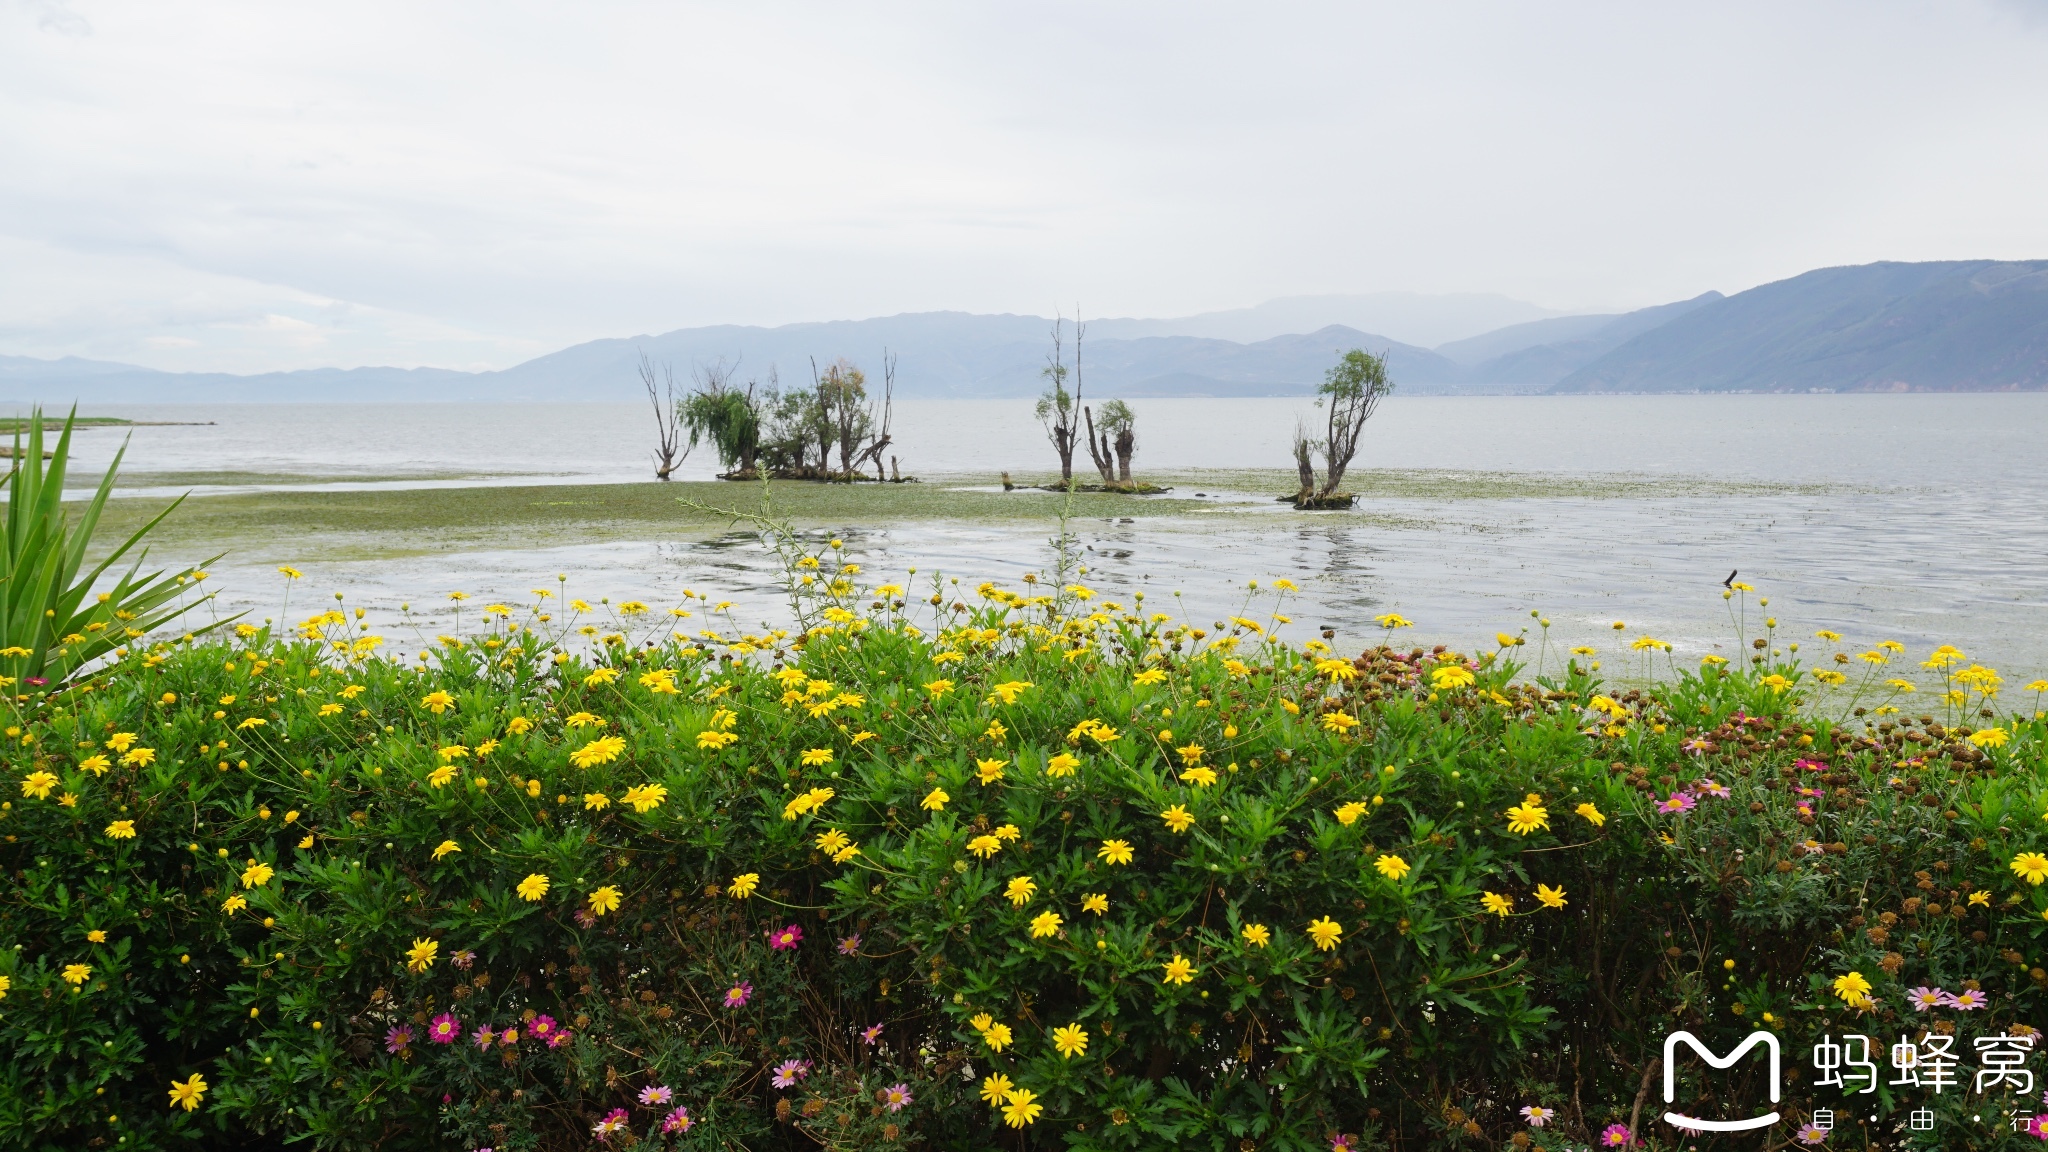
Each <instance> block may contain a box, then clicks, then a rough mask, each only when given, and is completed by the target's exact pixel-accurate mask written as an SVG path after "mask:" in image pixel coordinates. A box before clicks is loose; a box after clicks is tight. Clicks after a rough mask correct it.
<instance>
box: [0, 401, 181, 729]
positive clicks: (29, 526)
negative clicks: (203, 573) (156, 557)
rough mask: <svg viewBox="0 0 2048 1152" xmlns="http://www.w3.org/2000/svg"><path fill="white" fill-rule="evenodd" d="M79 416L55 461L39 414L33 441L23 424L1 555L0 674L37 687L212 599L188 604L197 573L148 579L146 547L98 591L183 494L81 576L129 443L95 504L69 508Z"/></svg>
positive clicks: (67, 426) (33, 421)
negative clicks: (67, 478)
mask: <svg viewBox="0 0 2048 1152" xmlns="http://www.w3.org/2000/svg"><path fill="white" fill-rule="evenodd" d="M77 415H78V413H77V410H76V409H75V408H74V409H73V410H72V412H71V413H70V415H67V416H66V417H65V418H64V430H63V432H62V433H60V434H59V435H58V437H57V445H56V447H55V448H54V449H52V450H51V451H50V452H49V453H47V455H48V456H49V459H48V460H45V459H44V456H45V453H44V451H43V413H42V410H41V409H40V408H39V409H36V410H35V412H34V413H33V414H32V415H31V416H30V418H29V421H28V428H27V435H26V437H24V436H23V434H22V429H21V428H19V427H18V426H17V428H16V429H15V434H14V457H13V464H14V469H13V471H12V472H11V473H10V474H9V476H8V480H7V521H6V531H7V541H6V549H5V552H4V555H0V563H4V564H5V567H4V568H0V668H4V669H5V670H6V673H7V675H9V676H11V677H13V678H14V679H15V681H16V682H17V683H18V684H20V685H23V686H25V687H29V688H35V687H41V686H43V685H46V684H48V683H50V682H53V681H54V682H57V683H62V682H63V681H64V680H66V679H68V678H69V677H70V676H72V675H73V674H74V673H76V672H77V671H78V670H79V669H80V668H82V667H84V666H85V665H87V664H89V663H91V662H92V661H93V660H95V659H98V658H99V657H100V656H103V655H105V654H106V653H108V652H110V651H112V650H113V649H115V648H117V647H120V646H121V645H124V644H126V643H128V642H129V641H131V640H134V639H136V638H138V637H141V636H142V635H144V634H146V633H148V632H149V631H150V630H152V629H155V628H160V627H162V626H163V625H164V624H166V623H168V622H169V621H171V620H174V619H176V618H177V617H179V616H181V615H183V614H184V613H186V612H189V611H191V610H192V609H193V608H196V607H198V606H199V605H200V604H203V603H205V602H206V601H207V600H210V599H212V597H211V596H194V597H190V598H188V597H187V593H188V592H192V591H194V590H195V589H196V587H197V580H196V579H195V573H197V572H198V571H199V569H197V568H186V569H184V570H182V571H179V572H175V573H171V574H168V575H166V574H165V573H163V572H160V571H159V572H151V573H149V574H147V575H143V574H142V572H141V569H142V564H143V562H144V561H145V560H146V559H148V556H149V550H148V549H147V548H144V549H142V550H141V551H140V552H137V553H136V554H135V559H134V561H133V562H132V563H130V564H129V566H128V570H127V571H126V572H123V573H121V574H120V575H119V577H118V578H117V579H115V580H114V581H113V582H112V583H111V584H108V585H106V586H104V587H100V588H99V591H98V592H94V588H95V587H96V586H99V585H100V583H101V579H102V577H104V576H106V575H107V573H108V572H109V571H111V570H113V569H114V566H115V565H116V564H118V563H120V562H121V560H122V558H123V557H125V556H127V555H128V554H129V552H130V551H131V550H133V549H134V548H135V546H136V545H137V544H139V543H140V542H141V541H142V538H143V537H144V536H147V535H148V534H149V532H150V531H151V530H152V529H154V528H155V527H156V526H157V525H158V524H160V523H162V522H163V518H164V517H166V516H168V515H170V514H171V512H172V510H173V509H175V508H177V506H178V505H179V504H181V503H183V502H184V497H182V496H180V497H179V498H178V499H177V500H175V501H173V502H172V504H171V506H170V507H169V508H166V509H164V510H163V511H162V512H159V513H158V514H157V515H156V516H155V517H153V518H152V519H151V520H150V521H149V522H148V523H147V524H144V525H143V526H142V527H141V528H138V529H136V531H135V533H134V534H133V535H131V536H129V537H128V539H126V540H124V541H122V542H121V545H120V546H119V547H117V548H115V549H114V550H113V551H112V552H110V553H108V554H107V556H106V557H105V558H104V559H102V560H100V562H99V563H98V564H97V565H95V566H94V567H93V568H92V569H91V570H90V571H88V572H86V573H85V575H84V576H82V577H81V576H80V572H81V571H82V570H83V569H84V568H85V561H86V553H87V552H88V551H89V550H90V549H91V547H92V536H93V531H94V529H96V528H97V527H98V526H99V520H100V513H101V512H102V511H103V510H104V509H105V508H106V504H107V497H108V496H110V495H111V494H112V493H113V491H114V476H115V475H116V473H118V472H119V471H120V468H121V457H122V456H124V455H126V454H127V451H128V445H127V442H126V441H123V442H122V444H121V450H120V451H119V452H116V453H115V454H114V460H113V462H112V463H111V464H109V465H107V474H106V475H105V476H104V477H102V478H101V479H100V485H99V488H98V490H97V491H95V492H94V493H93V496H92V499H91V500H89V501H87V502H86V503H85V504H84V505H83V507H81V508H78V509H77V510H76V511H75V513H74V512H73V510H71V509H67V508H66V507H65V505H64V472H65V469H66V467H67V466H68V465H69V464H70V462H71V428H72V422H73V420H74V419H75V418H76V417H77ZM24 439H25V440H26V443H24V442H23V441H24ZM218 559H220V557H219V556H215V557H213V558H212V560H208V561H206V563H208V564H210V563H212V562H213V560H218ZM202 567H203V565H202Z"/></svg>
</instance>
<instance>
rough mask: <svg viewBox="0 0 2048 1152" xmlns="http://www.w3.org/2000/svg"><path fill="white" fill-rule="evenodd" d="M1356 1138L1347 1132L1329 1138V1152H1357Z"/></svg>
mask: <svg viewBox="0 0 2048 1152" xmlns="http://www.w3.org/2000/svg"><path fill="white" fill-rule="evenodd" d="M1357 1149H1358V1137H1356V1136H1353V1135H1352V1134H1350V1133H1349V1132H1339V1133H1337V1134H1336V1135H1335V1136H1332V1137H1330V1152H1357Z"/></svg>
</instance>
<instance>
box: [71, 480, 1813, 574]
mask: <svg viewBox="0 0 2048 1152" xmlns="http://www.w3.org/2000/svg"><path fill="white" fill-rule="evenodd" d="M440 478H441V477H438V476H427V477H360V476H358V477H342V476H333V477H329V476H319V477H288V476H281V475H277V474H272V473H254V472H249V473H237V472H229V471H221V472H207V473H173V474H162V475H152V474H146V473H137V474H133V475H132V476H131V477H129V478H128V479H129V485H128V486H135V485H136V484H138V483H139V484H142V485H148V486H174V485H176V484H190V485H195V486H198V485H204V486H230V485H237V484H244V485H248V486H250V487H251V488H252V489H256V490H252V491H247V492H231V493H219V494H204V495H195V496H193V497H191V498H189V499H187V500H186V502H185V505H184V507H182V508H180V509H179V510H178V513H177V514H176V515H174V516H172V517H170V518H169V519H168V520H166V521H165V522H164V524H163V525H162V526H161V527H160V528H159V529H158V530H157V532H156V533H155V534H154V535H153V536H152V540H153V541H154V542H155V544H156V546H157V547H158V548H160V549H163V548H170V549H174V550H177V549H183V548H185V547H186V546H191V547H209V546H211V550H214V551H217V550H220V549H223V548H225V549H228V550H230V551H236V550H243V549H247V548H250V547H251V546H254V545H267V544H271V543H274V542H276V541H279V540H283V539H290V540H292V541H294V549H295V555H299V556H302V557H306V558H314V557H329V558H355V559H370V558H376V557H379V556H394V557H395V556H407V555H420V554H425V553H434V552H445V551H450V550H460V549H464V548H477V547H502V546H503V545H504V543H505V541H506V540H508V539H516V540H518V541H520V543H521V544H522V545H523V546H526V547H534V548H542V547H555V546H561V545H568V544H578V543H599V542H607V541H619V540H643V539H647V538H649V537H650V536H654V537H659V538H662V539H671V540H704V539H711V538H714V537H717V536H719V535H722V534H723V533H724V532H725V531H726V530H727V529H728V527H729V526H730V524H731V519H730V518H729V517H723V516H718V515H715V514H711V513H707V512H703V511H700V510H697V509H693V508H691V507H689V506H688V505H687V504H686V503H685V502H693V503H696V504H701V505H707V506H712V507H718V508H724V509H731V510H736V511H745V512H758V511H760V508H761V490H760V488H759V487H758V486H757V485H753V484H745V483H731V482H721V481H679V482H675V483H669V484H660V483H654V482H651V481H650V482H646V483H636V484H516V483H515V484H478V485H472V486H461V487H433V488H428V487H421V488H385V489H376V490H359V489H358V490H343V491H332V490H312V489H308V488H280V487H271V486H273V485H282V484H288V483H293V482H298V483H302V484H318V483H338V482H353V483H364V482H378V481H390V480H399V481H403V480H408V479H440ZM460 478H467V477H460ZM1053 479H1056V477H1054V476H1053V475H1052V474H1049V473H1048V474H1013V475H1012V480H1013V481H1014V482H1016V483H1017V484H1019V485H1020V486H1021V485H1035V484H1043V483H1047V482H1049V481H1051V480H1053ZM1147 479H1149V480H1151V481H1152V482H1155V483H1159V484H1162V485H1168V486H1170V487H1171V488H1172V489H1173V490H1172V491H1171V492H1169V493H1166V494H1163V495H1157V496H1130V495H1124V494H1120V493H1077V494H1075V496H1074V497H1073V504H1072V514H1073V515H1074V516H1076V517H1080V518H1086V519H1098V520H1101V519H1122V518H1131V519H1138V518H1147V519H1171V518H1190V517H1200V518H1201V523H1202V524H1203V525H1204V526H1205V527H1208V528H1214V527H1218V526H1219V525H1218V520H1219V518H1230V519H1238V520H1243V521H1245V522H1246V523H1247V524H1288V523H1314V522H1327V521H1328V519H1329V518H1330V517H1331V516H1332V515H1333V514H1330V513H1299V512H1294V511H1292V510H1291V509H1286V508H1276V507H1275V506H1274V505H1273V503H1272V502H1271V500H1270V499H1269V497H1271V496H1273V495H1275V494H1279V493H1283V492H1286V491H1289V490H1290V488H1291V485H1292V482H1293V477H1292V474H1291V473H1285V472H1281V471H1278V470H1221V469H1219V470H1210V471H1200V470H1185V471H1177V472H1164V473H1159V474H1155V475H1150V476H1148V477H1147ZM998 484H999V479H998V477H997V476H995V475H992V474H991V475H985V476H983V475H967V476H941V477H933V478H930V479H929V480H927V481H926V482H924V483H917V484H853V485H842V484H816V483H801V482H782V483H778V484H775V485H774V486H773V489H772V492H773V500H774V504H775V511H776V514H777V515H778V516H781V517H785V518H787V519H788V520H790V521H791V522H792V523H793V524H795V525H797V526H799V527H805V528H818V529H837V528H846V527H851V526H855V525H864V524H878V523H906V522H932V521H948V520H950V521H958V522H963V523H1010V524H1015V523H1019V522H1031V521H1050V520H1053V519H1056V518H1057V517H1058V516H1059V514H1060V512H1061V510H1062V508H1064V507H1065V506H1066V499H1067V498H1066V497H1065V496H1064V495H1062V494H1059V493H1053V492H1044V491H1035V490H1026V489H1023V488H1020V490H1018V491H1014V492H1003V491H1001V490H1000V489H999V487H998ZM1347 487H1349V488H1350V489H1351V490H1352V491H1355V492H1357V493H1358V494H1359V495H1360V498H1361V499H1360V507H1359V509H1358V510H1357V511H1355V512H1352V513H1340V514H1335V515H1339V516H1352V517H1359V518H1366V519H1368V520H1369V519H1371V518H1373V517H1377V516H1389V517H1391V520H1390V523H1392V524H1396V525H1399V526H1410V525H1412V523H1413V512H1412V511H1410V510H1402V511H1388V512H1382V511H1380V509H1381V508H1384V507H1386V506H1387V505H1389V504H1392V503H1395V502H1402V501H1428V502H1437V501H1443V502H1471V501H1489V500H1509V501H1519V500H1564V499H1577V500H1643V499H1687V498H1743V497H1761V496H1782V495H1788V494H1802V493H1820V492H1828V491H1838V490H1839V489H1835V488H1828V487H1825V486H1818V485H1781V484H1750V483H1742V482H1727V481H1719V480H1704V479H1699V478H1693V477H1645V476H1631V475H1611V474H1610V475H1591V476H1588V475H1551V474H1540V473H1516V472H1470V471H1459V470H1448V469H1441V470H1407V469H1400V470H1397V469H1365V470H1361V471H1358V472H1355V473H1354V474H1353V478H1352V480H1351V481H1350V482H1348V484H1347ZM1198 494H1199V495H1198ZM169 503H170V498H168V497H127V498H119V499H115V500H113V501H111V502H110V503H109V505H108V507H107V513H106V524H107V528H108V530H109V532H110V533H112V532H125V531H128V530H132V529H133V528H134V527H136V526H139V525H140V524H142V523H143V522H145V521H146V520H147V519H148V518H149V517H151V516H153V515H155V514H156V513H158V512H160V511H161V510H162V509H163V508H164V507H165V506H166V505H168V504H169ZM1253 518H1256V519H1253ZM1276 518H1277V519H1276Z"/></svg>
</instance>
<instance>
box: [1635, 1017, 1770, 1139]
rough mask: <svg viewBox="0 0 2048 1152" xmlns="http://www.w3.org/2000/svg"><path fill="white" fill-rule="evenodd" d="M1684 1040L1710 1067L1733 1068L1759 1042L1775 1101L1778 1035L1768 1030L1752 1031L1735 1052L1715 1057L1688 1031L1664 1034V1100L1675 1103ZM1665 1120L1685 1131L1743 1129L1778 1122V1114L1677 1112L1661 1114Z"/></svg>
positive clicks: (1737, 1130) (1738, 1130)
mask: <svg viewBox="0 0 2048 1152" xmlns="http://www.w3.org/2000/svg"><path fill="white" fill-rule="evenodd" d="M1680 1041H1684V1042H1685V1043H1686V1044H1687V1045H1688V1046H1690V1047H1691V1048H1692V1050H1693V1051H1694V1052H1695V1053H1698V1055H1699V1058H1700V1059H1702V1060H1705V1061H1706V1062H1707V1066H1708V1067H1710V1068H1729V1067H1733V1066H1734V1064H1735V1062H1736V1061H1737V1060H1740V1059H1742V1058H1743V1057H1744V1056H1746V1055H1748V1053H1749V1050H1750V1049H1752V1048H1754V1047H1756V1046H1757V1045H1759V1044H1761V1045H1763V1046H1764V1049H1765V1050H1766V1051H1767V1052H1769V1053H1770V1059H1771V1103H1773V1104H1776V1103H1777V1102H1778V1082H1779V1079H1780V1077H1779V1075H1778V1038H1777V1037H1776V1036H1773V1035H1772V1034H1770V1033H1769V1032H1751V1033H1750V1034H1749V1038H1748V1039H1746V1040H1744V1041H1743V1042H1742V1043H1740V1044H1737V1045H1736V1046H1735V1051H1733V1052H1730V1053H1729V1054H1728V1055H1726V1056H1716V1055H1715V1054H1714V1052H1713V1050H1712V1049H1710V1048H1708V1047H1707V1046H1706V1045H1705V1044H1702V1043H1700V1041H1699V1037H1697V1036H1694V1035H1693V1034H1692V1033H1690V1032H1684V1031H1679V1032H1673V1033H1671V1034H1670V1035H1669V1036H1666V1037H1664V1102H1665V1103H1666V1104H1671V1103H1675V1102H1676V1100H1677V1096H1678V1067H1677V1056H1678V1044H1679V1042H1680ZM1664 1121H1665V1123H1667V1124H1670V1125H1671V1126H1672V1127H1674V1128H1681V1129H1684V1130H1686V1131H1688V1132H1746V1131H1748V1130H1750V1129H1752V1128H1768V1127H1770V1126H1771V1125H1773V1124H1776V1123H1777V1122H1778V1113H1777V1111H1776V1110H1775V1109H1773V1110H1772V1111H1771V1112H1770V1113H1769V1114H1768V1115H1764V1116H1752V1117H1750V1118H1749V1119H1747V1120H1700V1119H1697V1118H1695V1117H1692V1116H1686V1115H1682V1114H1680V1113H1677V1112H1666V1113H1664Z"/></svg>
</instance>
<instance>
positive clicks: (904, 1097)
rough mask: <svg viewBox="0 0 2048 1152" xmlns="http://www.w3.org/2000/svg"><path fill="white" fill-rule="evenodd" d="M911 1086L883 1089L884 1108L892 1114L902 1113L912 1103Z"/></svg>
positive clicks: (899, 1085)
mask: <svg viewBox="0 0 2048 1152" xmlns="http://www.w3.org/2000/svg"><path fill="white" fill-rule="evenodd" d="M910 1099H911V1097H910V1085H908V1084H891V1085H889V1086H888V1087H887V1088H884V1089H882V1106H883V1107H884V1108H887V1109H888V1110H889V1111H891V1112H901V1111H903V1108H904V1106H905V1105H907V1104H909V1103H910Z"/></svg>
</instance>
